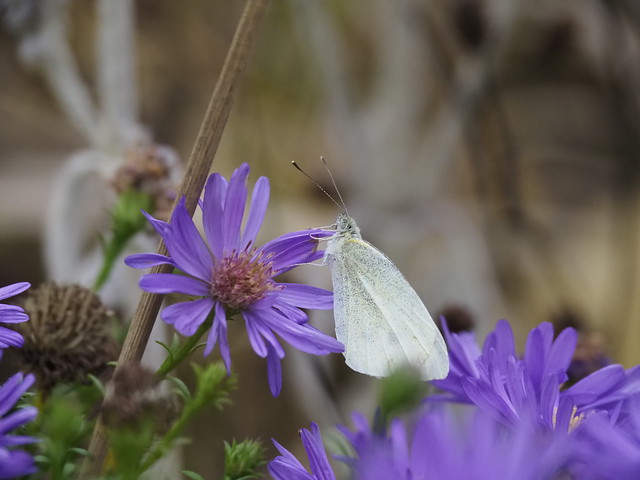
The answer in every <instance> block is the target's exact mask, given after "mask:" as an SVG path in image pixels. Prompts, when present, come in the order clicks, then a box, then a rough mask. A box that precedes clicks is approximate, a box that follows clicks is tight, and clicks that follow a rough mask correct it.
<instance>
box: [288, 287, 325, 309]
mask: <svg viewBox="0 0 640 480" xmlns="http://www.w3.org/2000/svg"><path fill="white" fill-rule="evenodd" d="M279 285H281V286H283V287H284V290H281V291H280V292H279V293H278V296H279V297H280V300H283V301H285V302H287V303H290V304H291V305H295V306H296V307H299V308H313V309H316V310H327V309H331V308H333V293H332V292H329V291H328V290H324V289H322V288H318V287H311V286H309V285H302V284H299V283H280V284H279Z"/></svg>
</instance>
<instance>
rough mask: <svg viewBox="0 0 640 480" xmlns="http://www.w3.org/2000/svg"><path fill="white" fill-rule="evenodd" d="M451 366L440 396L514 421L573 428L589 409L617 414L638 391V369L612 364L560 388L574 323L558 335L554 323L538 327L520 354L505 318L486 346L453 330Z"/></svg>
mask: <svg viewBox="0 0 640 480" xmlns="http://www.w3.org/2000/svg"><path fill="white" fill-rule="evenodd" d="M443 328H444V333H445V338H446V340H447V343H448V345H449V355H450V363H451V370H450V373H449V375H448V376H447V378H445V379H443V380H437V381H434V382H433V384H434V385H436V386H437V387H439V388H441V389H442V390H444V391H446V392H448V394H444V395H440V396H435V399H438V400H449V401H457V402H463V403H472V404H475V405H477V406H479V407H480V408H481V409H483V410H484V411H485V412H487V413H488V414H490V415H493V416H495V417H497V418H499V419H501V420H502V421H504V422H506V423H509V424H511V425H520V424H522V423H527V424H529V425H538V426H543V427H545V428H550V429H553V428H558V429H569V430H571V429H573V428H575V426H576V425H577V423H579V422H580V421H581V420H582V419H583V418H584V417H585V416H586V415H587V414H589V413H591V412H594V411H598V410H606V411H608V412H610V413H612V414H613V418H614V419H615V417H616V412H619V411H620V409H621V408H622V406H623V404H624V402H625V401H626V400H628V399H629V398H632V397H633V396H636V395H637V394H640V370H637V369H631V370H629V371H625V370H624V369H623V368H622V367H621V366H620V365H609V366H607V367H605V368H602V369H600V370H598V371H596V372H594V373H592V374H591V375H589V376H587V377H585V378H584V379H582V380H581V381H579V382H578V383H576V384H575V385H573V386H572V387H570V388H568V389H566V390H561V387H562V385H563V383H564V382H565V381H566V380H567V378H568V377H567V369H568V368H569V365H570V362H571V358H572V356H573V352H574V350H575V346H576V340H577V334H576V332H575V330H574V329H572V328H567V329H565V330H563V331H562V332H561V333H560V334H559V335H558V337H557V338H555V339H554V333H553V327H552V325H551V324H550V323H542V324H541V325H539V326H538V327H536V328H534V329H533V330H532V331H531V332H530V333H529V336H528V338H527V343H526V347H525V353H524V356H523V357H522V358H519V357H518V356H516V354H515V346H514V338H513V332H512V331H511V327H510V326H509V323H508V322H506V321H504V320H501V321H500V322H498V324H497V325H496V328H495V330H494V331H493V332H491V333H490V334H489V335H488V336H487V338H486V340H485V342H484V345H483V348H482V350H480V349H479V347H478V346H477V345H476V343H475V341H474V340H473V337H472V334H470V333H460V334H453V333H451V332H449V330H448V329H447V326H446V322H443Z"/></svg>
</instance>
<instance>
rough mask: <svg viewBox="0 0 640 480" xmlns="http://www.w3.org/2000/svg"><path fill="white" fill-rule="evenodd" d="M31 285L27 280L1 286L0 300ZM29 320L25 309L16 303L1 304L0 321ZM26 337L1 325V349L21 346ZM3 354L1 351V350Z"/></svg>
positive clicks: (16, 293)
mask: <svg viewBox="0 0 640 480" xmlns="http://www.w3.org/2000/svg"><path fill="white" fill-rule="evenodd" d="M30 286H31V285H30V284H29V283H27V282H20V283H14V284H13V285H8V286H6V287H2V288H0V300H4V299H6V298H9V297H13V296H15V295H18V294H19V293H22V292H24V291H25V290H26V289H28V288H29V287H30ZM27 320H29V316H28V315H27V314H26V313H25V312H24V309H22V308H21V307H18V306H16V305H4V304H0V322H2V323H22V322H26V321H27ZM23 344H24V338H22V335H20V334H19V333H18V332H16V331H15V330H11V329H9V328H6V327H2V326H0V349H4V348H7V347H21V346H22V345H23ZM0 354H1V351H0Z"/></svg>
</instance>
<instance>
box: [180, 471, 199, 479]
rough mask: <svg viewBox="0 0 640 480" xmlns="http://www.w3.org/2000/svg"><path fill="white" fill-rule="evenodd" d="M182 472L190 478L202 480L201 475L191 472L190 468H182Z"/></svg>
mask: <svg viewBox="0 0 640 480" xmlns="http://www.w3.org/2000/svg"><path fill="white" fill-rule="evenodd" d="M182 474H183V475H184V476H185V477H187V478H190V479H191V480H204V477H203V476H202V475H200V474H197V473H196V472H192V471H191V470H182Z"/></svg>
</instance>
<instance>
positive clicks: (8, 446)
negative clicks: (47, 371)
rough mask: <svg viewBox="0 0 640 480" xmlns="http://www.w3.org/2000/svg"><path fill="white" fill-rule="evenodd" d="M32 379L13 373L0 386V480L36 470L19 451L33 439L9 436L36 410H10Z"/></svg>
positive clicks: (31, 418)
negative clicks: (0, 479)
mask: <svg viewBox="0 0 640 480" xmlns="http://www.w3.org/2000/svg"><path fill="white" fill-rule="evenodd" d="M34 380H35V377H34V376H33V375H31V374H29V375H27V376H23V375H22V374H21V373H16V374H15V375H13V376H11V377H10V378H9V379H8V380H7V381H6V382H5V383H4V385H2V386H1V387H0V478H17V477H20V476H22V475H28V474H31V473H34V472H35V471H36V468H35V465H34V462H33V457H32V456H31V455H29V454H28V453H27V452H25V451H23V450H20V449H19V448H15V447H20V446H21V445H26V444H29V443H34V442H36V441H37V440H36V439H35V438H33V437H29V436H26V435H13V434H12V432H13V431H14V430H15V429H16V428H18V427H20V426H22V425H24V424H26V423H29V422H30V421H32V420H33V419H34V418H35V417H36V415H37V413H38V410H37V408H35V407H25V408H20V409H17V410H14V407H15V405H16V402H17V401H18V400H19V399H20V397H21V396H22V394H23V393H24V392H26V391H27V389H28V388H29V387H30V386H31V385H32V384H33V382H34Z"/></svg>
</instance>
